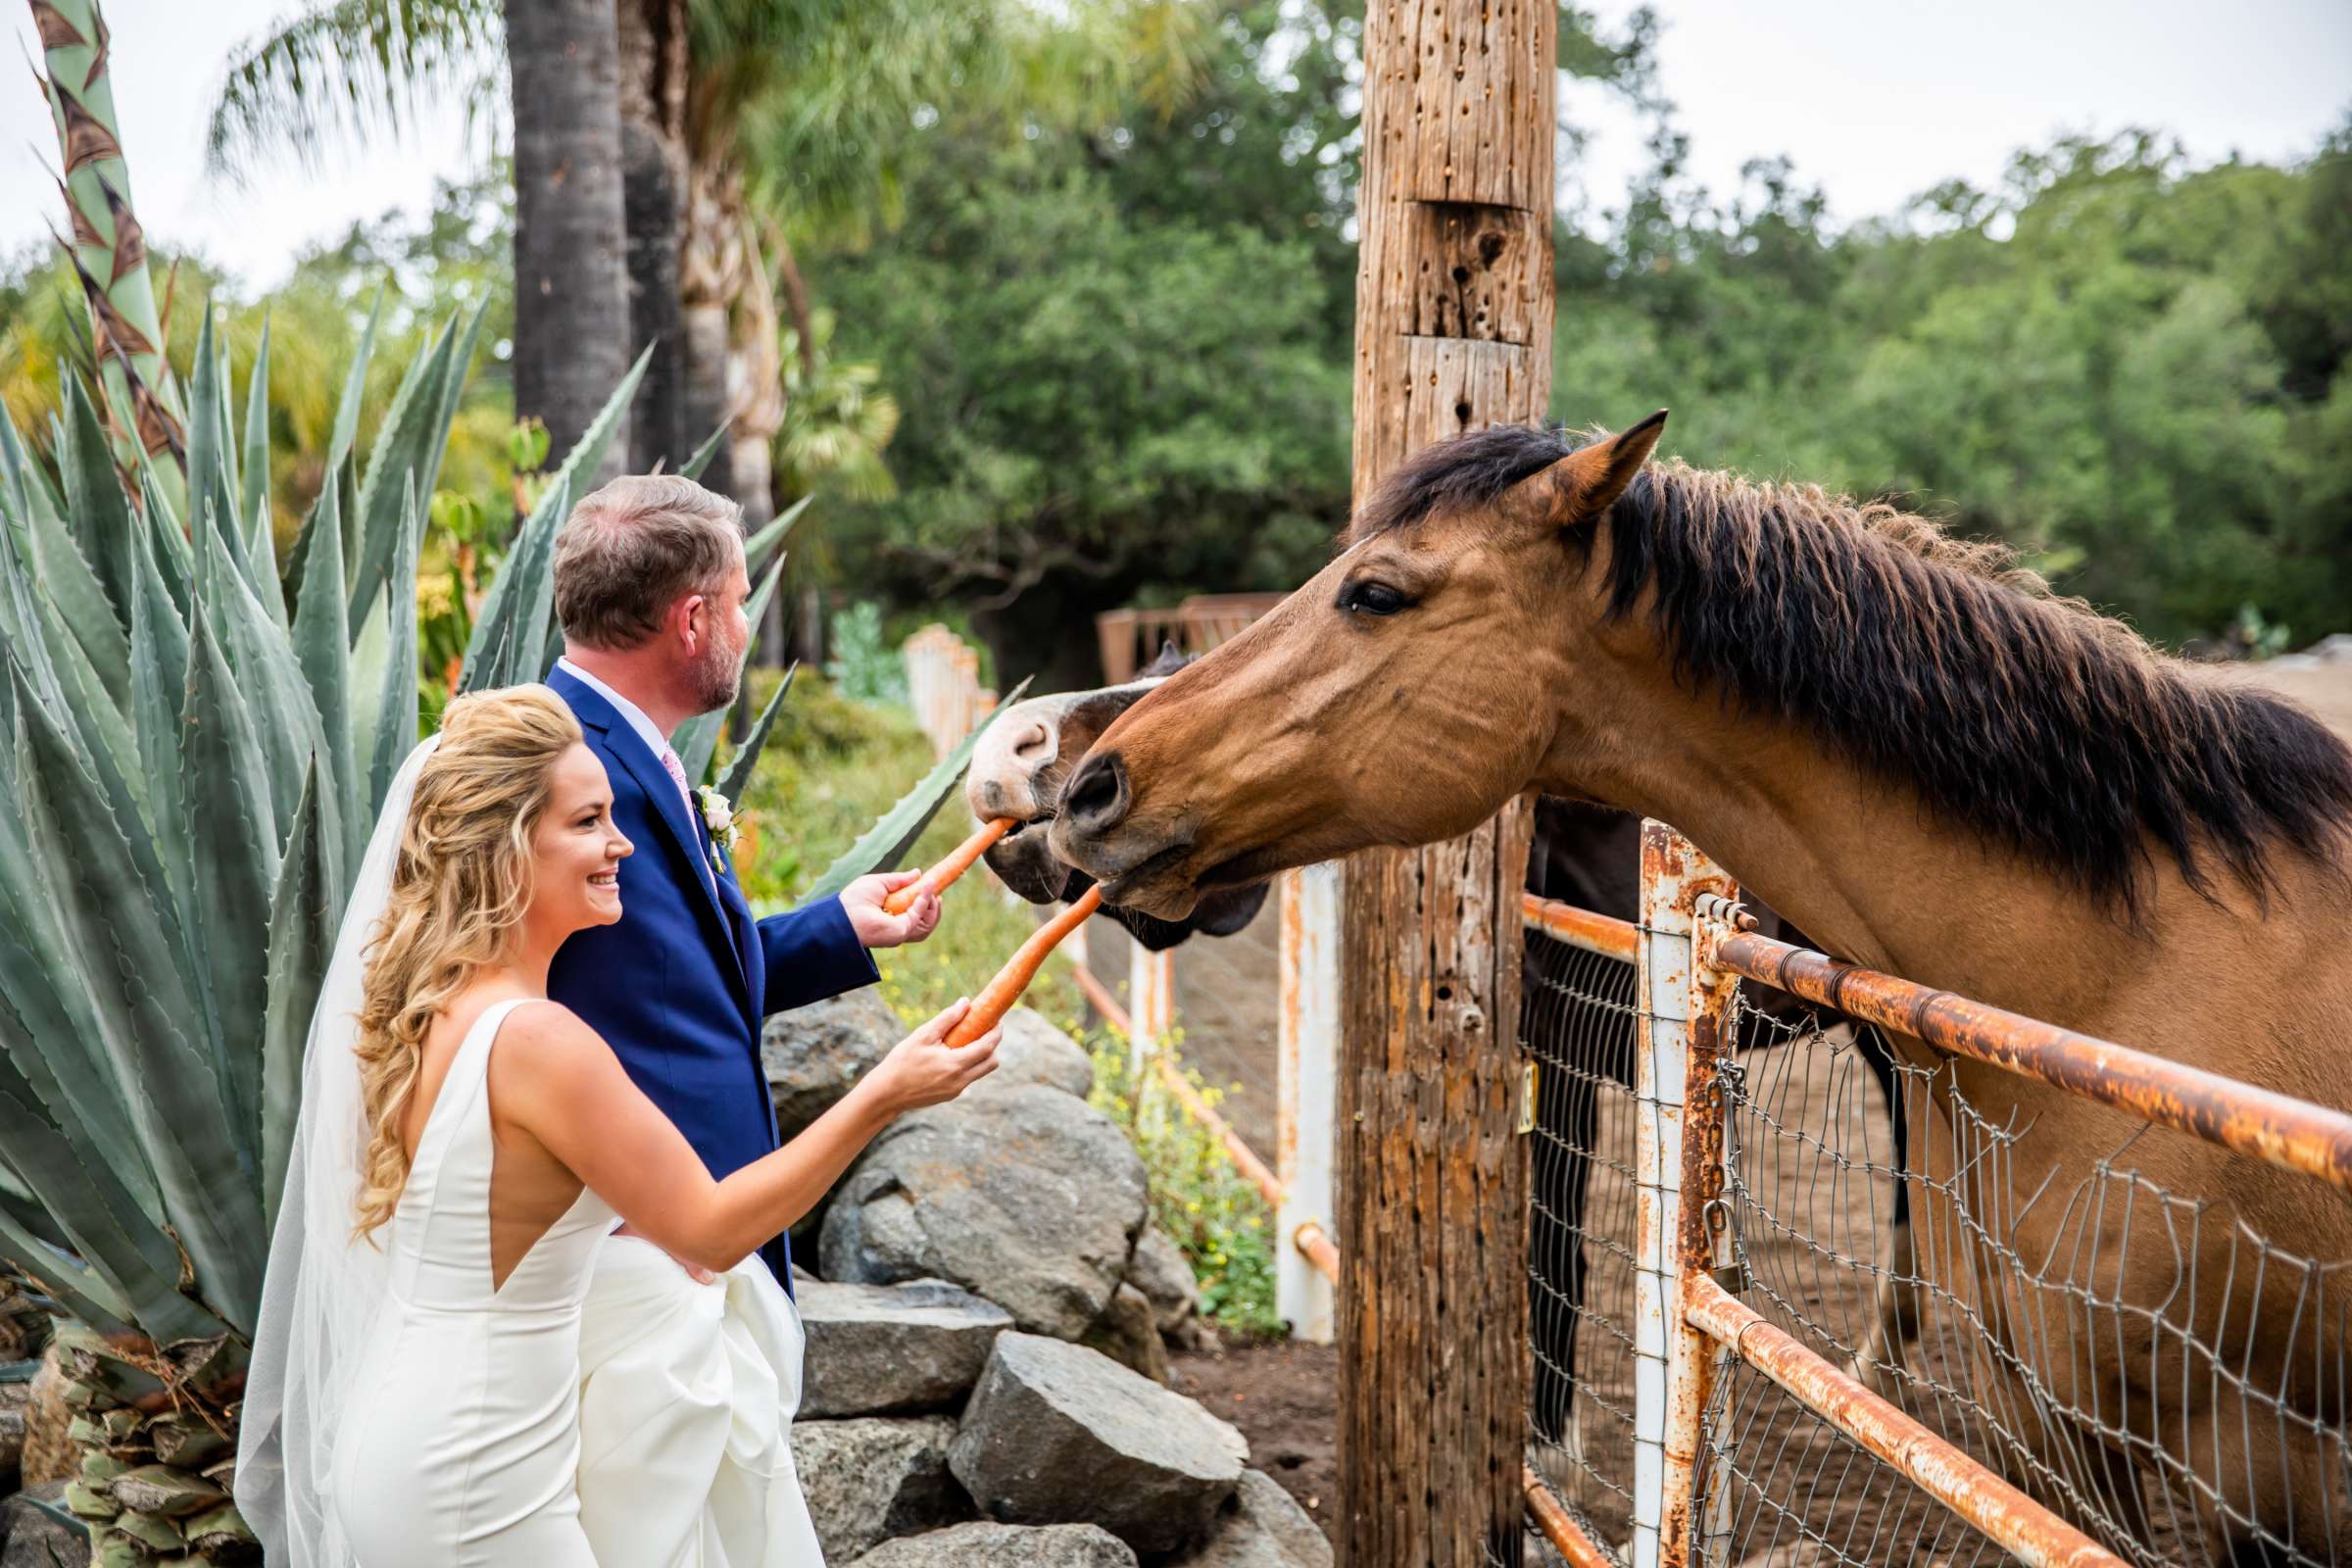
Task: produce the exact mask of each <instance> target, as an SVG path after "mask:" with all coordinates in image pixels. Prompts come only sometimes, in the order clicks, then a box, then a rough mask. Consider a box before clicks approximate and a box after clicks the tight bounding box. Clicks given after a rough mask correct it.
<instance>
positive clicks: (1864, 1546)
mask: <svg viewBox="0 0 2352 1568" xmlns="http://www.w3.org/2000/svg"><path fill="white" fill-rule="evenodd" d="M1741 991H1742V997H1741V999H1740V1001H1739V1002H1737V1003H1736V1004H1735V1008H1734V1011H1735V1017H1736V1020H1737V1021H1736V1028H1735V1033H1734V1038H1736V1039H1738V1040H1739V1041H1740V1042H1741V1043H1742V1044H1743V1045H1744V1046H1745V1047H1746V1049H1744V1050H1741V1051H1740V1052H1739V1053H1738V1054H1736V1055H1734V1056H1733V1057H1732V1058H1731V1059H1730V1060H1729V1061H1727V1062H1726V1064H1725V1067H1724V1070H1723V1074H1722V1087H1723V1101H1724V1107H1725V1117H1726V1129H1725V1136H1726V1142H1725V1165H1726V1171H1725V1182H1724V1191H1723V1201H1724V1207H1725V1212H1726V1218H1727V1220H1728V1224H1729V1227H1730V1232H1731V1236H1732V1246H1733V1255H1734V1257H1735V1259H1736V1264H1737V1266H1736V1270H1735V1283H1736V1285H1737V1287H1738V1294H1739V1295H1740V1298H1741V1299H1742V1300H1744V1302H1745V1303H1746V1304H1747V1305H1748V1306H1749V1307H1752V1308H1754V1309H1755V1310H1756V1311H1758V1312H1760V1313H1762V1314H1763V1315H1764V1317H1765V1318H1766V1319H1767V1320H1768V1321H1769V1322H1771V1323H1772V1324H1773V1325H1775V1326H1777V1327H1779V1328H1780V1329H1782V1330H1784V1331H1785V1332H1787V1333H1788V1334H1789V1335H1791V1336H1793V1337H1794V1338H1795V1339H1796V1340H1797V1341H1798V1342H1799V1343H1801V1344H1802V1345H1803V1346H1805V1347H1806V1348H1809V1349H1811V1350H1813V1351H1814V1352H1815V1353H1816V1354H1818V1355H1820V1356H1822V1357H1823V1358H1824V1359H1826V1360H1828V1361H1830V1362H1832V1363H1833V1364H1835V1365H1838V1366H1841V1367H1844V1368H1846V1369H1847V1370H1848V1371H1849V1372H1850V1373H1851V1374H1852V1375H1854V1376H1856V1377H1858V1378H1859V1379H1861V1380H1862V1381H1863V1382H1864V1383H1865V1384H1867V1385H1868V1386H1869V1387H1871V1388H1872V1389H1874V1390H1875V1391H1876V1392H1877V1393H1879V1394H1880V1395H1881V1396H1882V1397H1886V1398H1887V1399H1888V1400H1890V1401H1891V1402H1893V1403H1894V1404H1895V1405H1896V1406H1898V1407H1899V1408H1900V1409H1901V1410H1902V1411H1903V1412H1904V1413H1905V1414H1907V1415H1909V1416H1910V1417H1911V1418H1912V1419H1914V1420H1916V1421H1918V1422H1919V1423H1921V1424H1922V1425H1923V1426H1925V1427H1926V1428H1927V1429H1928V1430H1929V1431H1931V1432H1933V1433H1935V1434H1936V1435H1937V1436H1938V1437H1939V1438H1941V1439H1942V1440H1943V1441H1944V1442H1945V1443H1948V1444H1949V1445H1951V1446H1953V1447H1954V1448H1956V1449H1957V1450H1959V1451H1960V1452H1962V1453H1965V1454H1967V1455H1969V1456H1971V1457H1973V1458H1975V1459H1976V1460H1978V1461H1979V1462H1981V1463H1983V1464H1985V1465H1986V1466H1987V1467H1989V1468H1990V1469H1992V1470H1993V1471H1995V1472H1996V1473H1998V1474H2000V1475H2002V1476H2005V1477H2006V1478H2008V1479H2009V1480H2010V1481H2011V1482H2013V1483H2014V1484H2015V1485H2017V1486H2019V1487H2020V1488H2021V1489H2023V1490H2024V1491H2025V1492H2026V1493H2027V1494H2029V1495H2031V1496H2032V1497H2034V1499H2035V1500H2037V1501H2039V1502H2040V1503H2041V1504H2042V1505H2043V1506H2045V1507H2048V1508H2050V1509H2051V1510H2052V1511H2054V1512H2056V1513H2057V1514H2059V1515H2060V1516H2062V1517H2063V1518H2065V1519H2067V1520H2069V1521H2071V1522H2072V1523H2073V1524H2075V1525H2076V1526H2077V1527H2078V1528H2080V1529H2081V1530H2082V1531H2083V1532H2084V1533H2085V1534H2087V1535H2089V1536H2090V1537H2091V1538H2092V1539H2093V1540H2094V1541H2096V1542H2097V1543H2098V1544H2100V1545H2102V1546H2104V1547H2105V1548H2106V1549H2108V1550H2109V1551H2111V1552H2113V1553H2115V1555H2117V1556H2118V1557H2120V1558H2122V1559H2123V1560H2125V1561H2126V1562H2129V1563H2132V1564H2137V1565H2147V1568H2155V1565H2160V1564H2162V1565H2171V1564H2193V1565H2198V1568H2204V1565H2208V1564H2210V1565H2214V1568H2225V1565H2228V1568H2234V1565H2238V1564H2257V1563H2259V1564H2266V1565H2269V1564H2281V1565H2283V1564H2295V1565H2318V1564H2323V1563H2332V1562H2338V1561H2343V1560H2347V1559H2348V1558H2352V1534H2348V1533H2347V1525H2348V1523H2352V1447H2348V1446H2347V1435H2346V1426H2345V1423H2346V1419H2347V1410H2348V1406H2352V1263H2347V1262H2346V1261H2343V1260H2340V1259H2339V1260H2334V1261H2321V1260H2315V1259H2310V1258H2306V1257H2303V1256H2300V1255H2298V1254H2297V1253H2295V1252H2294V1251H2293V1250H2290V1249H2289V1248H2287V1247H2285V1246H2282V1245H2280V1242H2281V1240H2282V1239H2279V1238H2264V1237H2261V1236H2257V1235H2256V1234H2254V1233H2253V1232H2252V1231H2251V1230H2250V1229H2248V1228H2247V1227H2246V1226H2245V1225H2244V1224H2243V1223H2241V1222H2240V1221H2239V1220H2238V1219H2237V1218H2236V1216H2235V1213H2234V1211H2233V1209H2232V1208H2231V1206H2230V1204H2229V1202H2228V1201H2223V1200H2208V1201H2201V1202H2200V1201H2190V1200H2188V1199H2185V1198H2183V1197H2181V1196H2180V1195H2179V1194H2178V1193H2177V1192H2174V1191H2169V1190H2168V1189H2167V1187H2166V1186H2165V1185H2164V1184H2163V1182H2162V1181H2160V1180H2159V1179H2158V1178H2159V1177H2160V1176H2162V1175H2163V1174H2165V1173H2166V1172H2167V1171H2168V1170H2169V1169H2170V1168H2172V1166H2171V1164H2170V1161H2169V1158H2168V1156H2169V1155H2170V1154H2171V1153H2172V1152H2174V1151H2173V1150H2171V1149H2168V1148H2167V1143H2168V1141H2170V1140H2175V1139H2176V1138H2177V1137H2178V1135H2175V1134H2171V1133H2165V1132H2161V1131H2159V1130H2156V1129H2152V1128H2148V1127H2146V1126H2145V1125H2144V1124H2138V1125H2137V1126H2136V1127H2134V1126H2133V1124H2131V1121H2130V1119H2129V1118H2128V1117H2126V1116H2125V1115H2123V1114H2122V1113H2120V1112H2118V1113H2113V1114H2112V1115H2108V1116H2105V1117H2104V1119H2103V1120H2097V1121H2094V1123H2093V1125H2096V1126H2100V1127H2103V1128H2108V1129H2112V1131H2113V1136H2104V1135H2102V1137H2101V1138H2100V1139H2096V1140H2093V1141H2090V1142H2082V1141H2081V1140H2080V1138H2079V1137H2072V1138H2070V1137H2061V1136H2058V1128H2057V1126H2056V1124H2055V1122H2054V1120H2052V1119H2049V1118H2045V1116H2044V1115H2043V1114H2041V1112H2046V1110H2047V1109H2048V1108H2049V1106H2050V1104H2051V1102H2049V1101H2048V1100H2047V1099H2046V1098H2037V1097H2038V1096H2044V1095H2046V1093H2049V1092H2039V1091H2037V1092H2035V1093H2034V1094H2024V1093H2012V1092H2004V1091H2005V1090H2007V1089H2008V1088H2009V1087H2010V1086H2011V1085H2013V1084H2014V1082H2015V1081H2014V1080H2005V1079H1995V1078H1990V1077H1988V1076H1987V1074H1988V1073H1989V1069H1980V1070H1979V1071H1978V1072H1976V1073H1974V1074H1972V1073H1970V1072H1968V1071H1966V1070H1964V1068H1963V1067H1962V1066H1961V1065H1960V1064H1958V1063H1956V1062H1954V1061H1952V1060H1950V1059H1946V1058H1941V1057H1936V1056H1931V1055H1923V1056H1921V1057H1920V1059H1917V1060H1913V1059H1908V1058H1906V1057H1904V1056H1902V1055H1900V1054H1898V1053H1897V1052H1896V1051H1894V1050H1892V1049H1890V1046H1889V1043H1888V1042H1887V1040H1886V1039H1885V1038H1884V1037H1883V1036H1881V1035H1880V1034H1879V1033H1878V1031H1877V1030H1876V1029H1875V1028H1872V1027H1869V1026H1861V1027H1857V1026H1856V1025H1854V1024H1853V1023H1851V1022H1850V1021H1848V1020H1844V1019H1834V1018H1833V1019H1824V1018H1822V1017H1820V1016H1817V1015H1811V1014H1797V1015H1794V1016H1790V1015H1789V1014H1788V1013H1787V1012H1785V1011H1784V1012H1780V1013H1778V1014H1777V1015H1776V1014H1775V1013H1773V1012H1768V1011H1766V1010H1765V1007H1766V1006H1768V1005H1771V1004H1770V1001H1769V1000H1767V999H1777V998H1778V996H1779V994H1778V993H1774V992H1771V991H1770V990H1769V988H1765V987H1761V986H1758V985H1756V984H1755V983H1754V982H1752V981H1751V982H1747V983H1745V984H1743V986H1742V987H1741ZM1759 994H1760V995H1759ZM2045 1120H2052V1124H2051V1125H2044V1123H2045ZM2071 1125H2072V1126H2073V1127H2074V1128H2075V1129H2076V1130H2077V1132H2078V1133H2079V1130H2080V1127H2081V1125H2082V1122H2081V1120H2080V1118H2077V1119H2076V1120H2075V1121H2074V1122H2073V1123H2071ZM2247 1163H2248V1168H2247V1170H2246V1172H2245V1175H2246V1177H2247V1179H2248V1180H2251V1181H2256V1182H2261V1181H2270V1180H2274V1179H2275V1180H2278V1181H2299V1180H2304V1178H2301V1177H2298V1176H2296V1175H2294V1174H2293V1173H2289V1172H2282V1171H2277V1170H2272V1169H2268V1168H2259V1169H2258V1168H2254V1167H2253V1166H2252V1165H2251V1162H2247ZM2312 1194H2313V1197H2314V1201H2318V1202H2340V1201H2342V1200H2341V1195H2339V1194H2336V1193H2333V1192H2331V1191H2327V1190H2326V1189H2324V1188H2321V1187H2320V1186H2319V1185H2318V1184H2316V1183H2314V1184H2312ZM1705 1444H1706V1448H1707V1452H1708V1456H1709V1463H1708V1465H1707V1474H1708V1476H1709V1484H1710V1486H1711V1487H1712V1488H1713V1489H1714V1490H1713V1495H1712V1496H1711V1498H1710V1504H1711V1505H1710V1506H1709V1507H1707V1508H1706V1509H1704V1510H1702V1517H1704V1518H1705V1519H1706V1520H1707V1522H1708V1523H1707V1528H1708V1530H1709V1531H1710V1532H1711V1539H1709V1540H1708V1541H1707V1542H1706V1543H1705V1548H1706V1549H1705V1552H1704V1555H1705V1558H1706V1560H1709V1561H1718V1562H1728V1563H1750V1564H1756V1563H1769V1564H1790V1565H1794V1564H1814V1563H1824V1564H1830V1563H1838V1564H1843V1563H1852V1564H1872V1565H1876V1564H1906V1563H1917V1564H1923V1565H1924V1564H1936V1565H1945V1564H1951V1565H1963V1564H1973V1563H1981V1562H1982V1563H1990V1562H1999V1561H2003V1560H2006V1554H2005V1553H2004V1552H2003V1550H2002V1549H2001V1548H2000V1547H1998V1546H1996V1545H1994V1544H1992V1543H1991V1542H1990V1541H1989V1540H1987V1539H1985V1537H1983V1536H1982V1535H1980V1534H1978V1533H1977V1531H1976V1529H1975V1528H1974V1527H1972V1526H1971V1525H1969V1524H1967V1523H1965V1522H1964V1521H1963V1520H1961V1519H1960V1518H1959V1517H1958V1516H1957V1515H1956V1514H1954V1513H1952V1512H1950V1511H1949V1510H1947V1509H1946V1508H1945V1507H1944V1506H1943V1505H1942V1504H1940V1503H1938V1502H1936V1500H1934V1499H1933V1498H1931V1497H1929V1496H1928V1495H1927V1494H1926V1493H1924V1492H1923V1491H1921V1490H1920V1489H1919V1488H1918V1487H1917V1486H1915V1485H1914V1484H1913V1483H1912V1482H1911V1481H1910V1480H1909V1479H1907V1478H1906V1477H1905V1476H1904V1475H1903V1474H1902V1473H1901V1472H1900V1471H1898V1470H1896V1469H1895V1468H1894V1467H1892V1466H1891V1465H1887V1464H1885V1463H1882V1462H1881V1461H1879V1460H1878V1459H1876V1458H1874V1457H1872V1456H1871V1455H1870V1454H1869V1453H1867V1452H1865V1451H1864V1450H1862V1449H1861V1448H1859V1447H1857V1446H1855V1445H1854V1444H1852V1443H1851V1442H1849V1441H1848V1440H1847V1439H1846V1438H1845V1437H1843V1436H1842V1435H1841V1434H1839V1433H1838V1432H1837V1431H1836V1430H1834V1429H1833V1428H1832V1427H1831V1426H1829V1425H1828V1424H1827V1423H1826V1422H1824V1421H1823V1420H1822V1419H1821V1418H1820V1417H1819V1416H1817V1415H1816V1414H1814V1412H1813V1411H1811V1410H1810V1409H1808V1408H1807V1407H1806V1406H1805V1405H1804V1404H1803V1403H1802V1402H1801V1401H1799V1400H1798V1399H1797V1398H1795V1397H1793V1396H1791V1395H1789V1394H1788V1393H1786V1392H1785V1391H1784V1390H1782V1389H1781V1388H1780V1387H1779V1386H1778V1385H1776V1384H1774V1383H1773V1382H1771V1381H1770V1380H1768V1379H1767V1378H1766V1377H1764V1376H1763V1375H1762V1374H1760V1373H1758V1372H1756V1371H1754V1370H1752V1369H1749V1368H1747V1367H1746V1366H1744V1365H1743V1364H1742V1363H1740V1362H1739V1361H1738V1360H1733V1361H1732V1362H1731V1363H1730V1366H1729V1369H1728V1370H1727V1371H1726V1372H1725V1373H1724V1374H1723V1375H1722V1376H1720V1377H1719V1378H1718V1380H1717V1382H1716V1385H1715V1390H1714V1397H1713V1398H1712V1400H1711V1402H1710V1406H1709V1408H1708V1410H1707V1413H1706V1418H1705Z"/></svg>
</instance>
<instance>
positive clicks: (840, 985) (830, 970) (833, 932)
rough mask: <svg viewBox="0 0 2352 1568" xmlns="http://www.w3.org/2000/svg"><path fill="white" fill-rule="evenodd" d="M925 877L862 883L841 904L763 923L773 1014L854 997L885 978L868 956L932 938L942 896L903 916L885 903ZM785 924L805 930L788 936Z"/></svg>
mask: <svg viewBox="0 0 2352 1568" xmlns="http://www.w3.org/2000/svg"><path fill="white" fill-rule="evenodd" d="M920 875H921V873H920V872H918V871H889V872H883V873H881V874H879V875H875V876H861V877H859V878H858V880H857V881H855V882H852V883H851V884H850V885H849V886H848V887H846V888H843V889H842V890H841V897H840V898H838V899H826V900H824V901H823V902H822V903H819V904H812V905H810V906H809V907H807V908H805V909H795V910H793V911H792V913H790V914H779V915H774V916H771V917H770V918H768V919H765V920H762V921H760V946H761V947H762V948H763V949H765V950H766V954H767V1010H768V1011H770V1012H780V1011H782V1010H783V1009H785V1008H786V1007H800V1006H806V1005H808V1004H809V1003H811V1002H822V1001H824V1000H825V999H826V998H827V997H838V996H840V995H841V994H842V993H843V992H844V991H854V990H856V989H857V988H858V987H859V986H862V985H866V984H868V983H870V982H872V981H874V980H876V979H879V978H880V975H879V974H878V973H877V972H876V971H875V969H874V960H873V959H872V958H871V957H870V956H867V954H866V951H865V950H866V949H868V948H896V947H901V946H904V945H905V944H907V943H909V942H920V941H922V940H923V939H924V938H925V937H927V936H929V935H930V934H931V933H932V931H933V930H934V929H936V928H937V927H938V925H939V895H938V894H936V893H926V894H924V895H923V896H922V897H921V898H919V899H917V900H915V901H914V905H913V907H911V908H909V909H907V911H906V912H904V913H902V914H892V913H891V912H890V911H889V910H887V909H885V908H884V907H882V902H883V900H884V898H886V897H887V896H888V895H890V894H892V893H895V892H897V891H898V890H899V889H900V888H903V887H905V886H906V885H907V883H909V882H912V881H914V880H915V879H916V878H917V877H919V876H920ZM785 921H794V922H800V923H797V924H795V925H793V926H791V927H789V928H788V927H786V926H785V925H784V923H783V922H785ZM845 930H846V932H847V939H846V945H845V939H844V936H843V933H844V931H845Z"/></svg>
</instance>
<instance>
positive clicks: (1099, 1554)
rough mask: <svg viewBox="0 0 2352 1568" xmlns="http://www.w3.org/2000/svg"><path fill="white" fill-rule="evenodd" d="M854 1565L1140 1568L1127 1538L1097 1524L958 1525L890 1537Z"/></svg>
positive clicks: (865, 1567) (882, 1567) (875, 1567)
mask: <svg viewBox="0 0 2352 1568" xmlns="http://www.w3.org/2000/svg"><path fill="white" fill-rule="evenodd" d="M853 1568H1135V1553H1134V1551H1132V1550H1131V1549H1129V1547H1128V1545H1127V1543H1125V1542H1124V1541H1121V1540H1120V1539H1119V1538H1118V1537H1116V1536H1114V1535H1112V1534H1110V1532H1108V1531H1106V1530H1099V1529H1097V1528H1096V1527H1095V1526H1093V1525H1042V1526H1038V1527H1035V1528H1030V1527H1026V1526H1022V1525H995V1524H988V1523H985V1522H983V1523H980V1524H971V1525H953V1526H951V1527H949V1528H948V1529H946V1530H934V1531H932V1532H931V1533H930V1534H928V1535H922V1536H907V1537H904V1538H902V1539H900V1540H898V1541H887V1542H884V1543H883V1544H881V1545H879V1546H876V1547H875V1548H874V1549H873V1550H871V1551H869V1552H867V1553H866V1554H865V1555H864V1556H862V1557H860V1558H858V1561H857V1562H856V1563H855V1564H854V1565H853Z"/></svg>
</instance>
